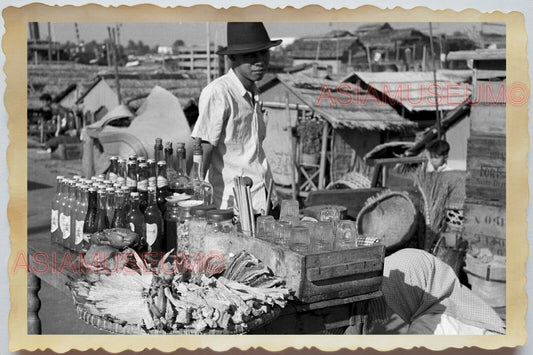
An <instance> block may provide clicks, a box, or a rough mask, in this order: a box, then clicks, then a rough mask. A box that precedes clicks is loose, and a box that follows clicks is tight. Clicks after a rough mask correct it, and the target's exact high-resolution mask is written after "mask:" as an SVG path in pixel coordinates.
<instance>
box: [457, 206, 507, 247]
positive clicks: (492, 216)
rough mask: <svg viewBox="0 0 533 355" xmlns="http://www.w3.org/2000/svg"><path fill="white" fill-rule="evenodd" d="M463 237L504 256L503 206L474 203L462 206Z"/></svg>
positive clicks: (473, 243)
mask: <svg viewBox="0 0 533 355" xmlns="http://www.w3.org/2000/svg"><path fill="white" fill-rule="evenodd" d="M463 226H464V229H463V238H464V239H466V240H468V242H469V243H470V244H472V245H475V246H479V247H487V248H489V249H490V250H491V251H492V252H493V253H495V254H497V255H502V256H505V244H506V243H505V207H504V206H490V205H481V204H474V203H471V202H470V201H469V202H467V203H465V206H464V224H463Z"/></svg>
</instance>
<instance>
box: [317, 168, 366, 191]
mask: <svg viewBox="0 0 533 355" xmlns="http://www.w3.org/2000/svg"><path fill="white" fill-rule="evenodd" d="M370 184H371V182H370V180H369V179H368V177H366V176H365V175H363V174H361V173H358V172H355V171H352V172H350V173H347V174H344V175H343V176H342V177H341V178H340V179H339V180H337V181H334V182H332V183H330V184H329V185H328V186H327V187H326V189H328V190H342V189H367V188H369V187H370Z"/></svg>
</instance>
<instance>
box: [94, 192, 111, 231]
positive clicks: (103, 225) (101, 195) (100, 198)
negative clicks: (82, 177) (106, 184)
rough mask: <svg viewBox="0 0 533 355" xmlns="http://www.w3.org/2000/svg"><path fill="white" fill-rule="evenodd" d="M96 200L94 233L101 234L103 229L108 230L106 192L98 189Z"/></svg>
mask: <svg viewBox="0 0 533 355" xmlns="http://www.w3.org/2000/svg"><path fill="white" fill-rule="evenodd" d="M96 200H97V204H98V209H97V211H96V231H97V232H101V231H103V230H104V229H107V228H109V219H107V211H106V207H107V198H106V190H105V189H100V190H98V191H97V193H96Z"/></svg>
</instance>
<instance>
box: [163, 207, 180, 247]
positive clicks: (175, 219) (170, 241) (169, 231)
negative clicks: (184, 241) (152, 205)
mask: <svg viewBox="0 0 533 355" xmlns="http://www.w3.org/2000/svg"><path fill="white" fill-rule="evenodd" d="M178 202H179V201H177V200H170V201H167V203H166V208H165V252H168V251H170V250H171V249H174V250H175V251H176V252H181V251H182V250H180V249H179V248H181V247H182V246H181V245H179V244H178V226H179V224H180V208H179V205H178Z"/></svg>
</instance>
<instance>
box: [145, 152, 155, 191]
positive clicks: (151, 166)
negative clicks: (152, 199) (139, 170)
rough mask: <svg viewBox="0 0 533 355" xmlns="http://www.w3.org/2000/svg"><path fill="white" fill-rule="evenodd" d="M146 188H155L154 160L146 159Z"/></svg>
mask: <svg viewBox="0 0 533 355" xmlns="http://www.w3.org/2000/svg"><path fill="white" fill-rule="evenodd" d="M146 164H148V187H150V186H153V187H157V165H156V161H155V160H154V159H148V160H147V161H146Z"/></svg>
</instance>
